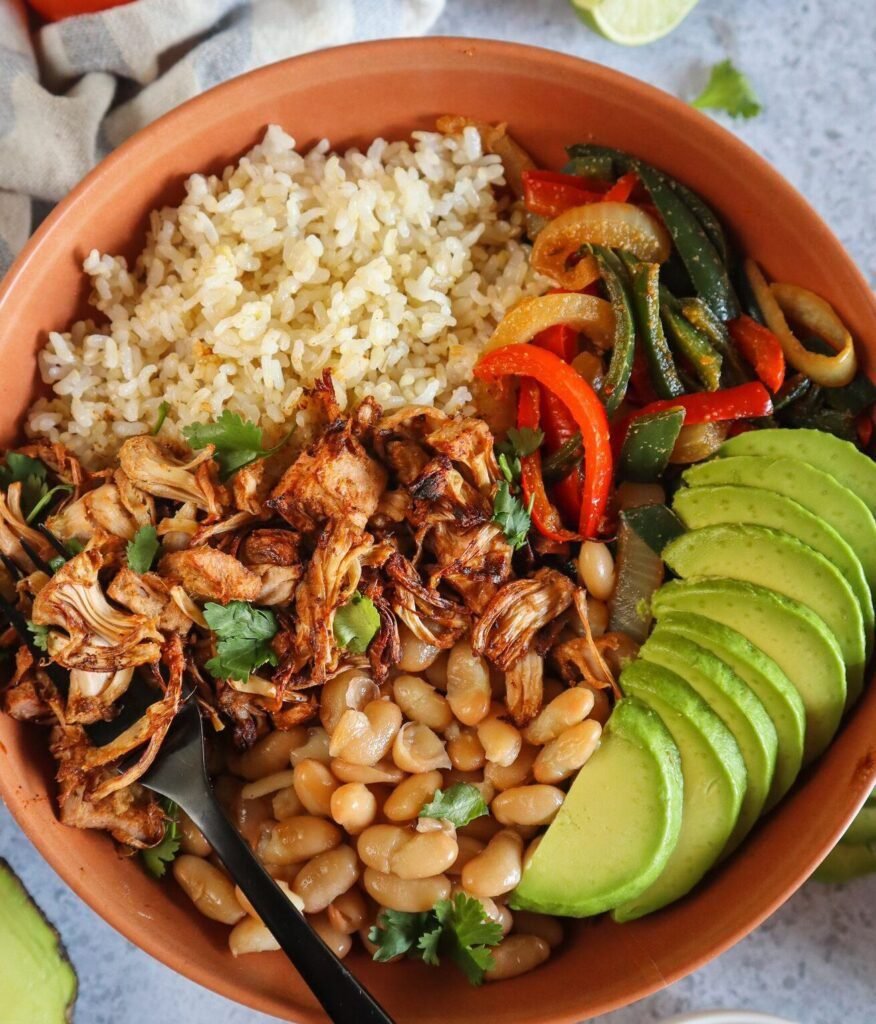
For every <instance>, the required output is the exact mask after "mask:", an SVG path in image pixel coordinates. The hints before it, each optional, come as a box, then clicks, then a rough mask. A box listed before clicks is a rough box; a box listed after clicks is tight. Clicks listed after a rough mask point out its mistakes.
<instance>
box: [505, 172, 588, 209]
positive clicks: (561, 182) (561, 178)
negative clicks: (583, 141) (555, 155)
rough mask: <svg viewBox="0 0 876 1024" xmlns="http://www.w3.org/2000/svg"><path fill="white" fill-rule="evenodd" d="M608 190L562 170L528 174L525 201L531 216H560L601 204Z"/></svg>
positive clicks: (524, 179) (524, 174)
mask: <svg viewBox="0 0 876 1024" xmlns="http://www.w3.org/2000/svg"><path fill="white" fill-rule="evenodd" d="M603 191H604V189H601V188H599V185H598V183H596V182H591V181H589V180H588V179H587V178H581V177H579V176H578V175H575V174H561V173H560V172H559V171H524V172H523V202H524V205H525V206H526V209H527V210H529V212H530V213H537V214H540V215H541V216H542V217H556V216H557V215H558V214H560V213H563V211H565V210H571V209H572V207H574V206H584V204H585V203H598V202H599V200H600V199H602V196H603Z"/></svg>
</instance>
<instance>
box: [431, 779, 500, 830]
mask: <svg viewBox="0 0 876 1024" xmlns="http://www.w3.org/2000/svg"><path fill="white" fill-rule="evenodd" d="M489 813H490V811H489V808H488V807H487V805H486V803H485V802H484V798H483V796H481V791H480V790H479V789H478V787H477V786H473V785H472V784H471V783H470V782H456V783H454V784H453V785H452V786H448V788H447V789H437V790H435V795H434V796H433V797H432V799H431V801H430V802H429V803H427V804H426V805H425V806H424V807H423V809H422V810H421V811H420V817H421V818H442V819H444V820H445V821H449V822H450V823H451V824H452V825H455V826H456V828H463V827H464V826H465V825H467V824H468V823H469V822H470V821H474V819H475V818H480V817H481V816H482V815H484V814H489Z"/></svg>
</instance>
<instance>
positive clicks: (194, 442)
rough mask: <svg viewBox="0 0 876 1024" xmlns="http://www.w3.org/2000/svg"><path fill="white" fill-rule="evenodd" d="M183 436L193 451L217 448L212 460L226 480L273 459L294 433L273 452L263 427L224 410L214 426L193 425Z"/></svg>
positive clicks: (187, 428)
mask: <svg viewBox="0 0 876 1024" xmlns="http://www.w3.org/2000/svg"><path fill="white" fill-rule="evenodd" d="M183 435H184V437H185V439H186V440H187V441H188V442H189V444H190V445H191V446H192V448H206V447H207V445H208V444H212V445H215V448H216V450H215V451H214V452H213V458H214V459H215V460H216V461H217V462H218V463H219V475H220V476H221V477H222V479H223V480H227V479H228V478H229V477H230V476H231V475H232V474H233V473H236V472H237V470H238V469H242V468H243V467H244V466H248V465H249V464H250V463H251V462H255V461H256V459H263V458H265V457H266V456H268V455H273V453H274V452H276V451H278V450H279V449H280V448H282V447H283V445H284V444H285V443H286V442H287V441H288V440H289V437H290V436H291V432H290V433H289V434H287V435H286V437H284V438H283V440H282V441H281V442H280V443H279V444H277V445H274V447H273V448H264V447H262V430H261V427H259V426H257V425H256V424H255V423H252V422H250V421H249V420H245V419H243V418H242V417H241V416H238V414H237V413H236V412H229V410H228V409H225V410H224V411H223V413H222V415H221V416H220V417H219V419H218V420H216V422H215V423H192V424H191V425H190V426H188V427H183Z"/></svg>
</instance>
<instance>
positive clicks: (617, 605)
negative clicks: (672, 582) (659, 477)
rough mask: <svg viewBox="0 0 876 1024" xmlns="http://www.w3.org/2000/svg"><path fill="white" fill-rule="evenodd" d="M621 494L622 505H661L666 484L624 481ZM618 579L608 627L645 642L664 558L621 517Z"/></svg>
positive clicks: (609, 603) (638, 506)
mask: <svg viewBox="0 0 876 1024" xmlns="http://www.w3.org/2000/svg"><path fill="white" fill-rule="evenodd" d="M622 488H624V489H623V490H622V491H621V492H619V494H618V499H619V501H620V506H621V509H626V508H641V507H642V506H643V505H659V504H662V502H663V501H664V500H665V494H664V491H663V488H662V487H659V486H654V485H653V484H652V485H648V486H646V487H643V486H639V487H638V489H635V487H634V485H629V486H628V485H627V484H623V485H622ZM615 573H616V574H617V583H616V584H615V588H614V593H613V594H612V595H611V600H610V601H609V602H608V611H609V620H608V628H609V630H610V631H611V632H612V633H626V635H627V636H629V637H632V638H633V640H636V641H638V643H640V644H641V643H644V642H645V640H646V639H647V638H648V631H649V630H650V628H651V618H652V616H651V598H652V597H653V596H654V593H655V591H656V590H658V589H659V588H660V586H661V584H662V583H663V561H662V559H661V558H660V556H659V555H657V554H656V553H655V552H654V551H653V550H652V549H651V548H650V547H649V546H648V545H647V544H646V543H645V541H644V540H642V538H641V537H640V536H639V535H638V534H637V533H636V531H635V530H634V529H632V527H630V526H629V525H628V524H627V523H626V522H625V521H624V520H623V519H621V522H620V527H619V528H618V534H617V558H616V560H615Z"/></svg>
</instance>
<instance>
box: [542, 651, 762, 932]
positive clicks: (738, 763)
mask: <svg viewBox="0 0 876 1024" xmlns="http://www.w3.org/2000/svg"><path fill="white" fill-rule="evenodd" d="M620 687H621V690H622V691H623V692H624V694H625V695H627V696H628V697H629V696H632V697H638V698H639V699H640V700H641V701H643V702H644V703H645V704H647V705H648V706H649V707H651V708H652V709H653V710H654V711H656V712H657V714H658V715H659V716H660V717H661V718H662V719H663V721H664V723H665V724H666V727H667V729H669V731H670V733H672V738H673V740H675V745H676V746H677V747H678V751H679V753H680V754H681V772H682V775H683V776H684V801H683V805H682V814H681V831H680V832H679V834H678V842H677V843H676V845H675V849H674V850H673V851H672V854H671V856H670V857H669V860H668V861H667V863H666V867H665V868H664V869H663V872H662V874H661V875H660V876H659V877H658V878H657V879H656V881H655V882H654V883H653V885H651V886H650V887H649V888H648V889H646V890H644V891H643V892H641V893H639V894H638V895H635V896H630V897H627V899H626V900H624V901H623V902H620V903H618V905H617V906H616V907H615V909H614V911H613V912H612V917H613V918H614V919H615V921H632V920H634V919H635V918H637V917H642V916H644V915H645V914H650V913H652V911H655V910H659V909H660V908H661V907H665V906H666V905H667V904H669V903H672V902H673V901H674V900H677V899H680V898H681V897H682V896H684V895H685V894H686V893H688V892H690V890H691V889H692V888H693V887H694V886H695V885H696V884H697V882H699V880H700V879H701V878H702V877H703V875H704V874H705V873H706V872H707V871H708V870H709V868H710V867H711V866H712V865H713V864H714V863H715V861H716V860H717V859H718V857H720V855H721V852H722V851H723V850H724V848H725V847H726V846H727V841H728V839H729V838H730V836H731V835H733V832H734V830H735V828H736V822H737V821H738V820H739V812H740V809H741V807H742V801H743V799H744V797H745V789H746V785H747V782H746V775H745V762H744V761H743V760H742V754H741V753H740V751H739V746H738V744H737V743H736V740H735V739H734V738H733V734H732V733H731V732H730V730H729V729H728V728H727V726H726V725H724V723H723V722H722V721H721V719H720V718H719V717H718V716H717V715H716V714H715V712H714V711H712V709H711V708H710V707H709V705H708V704H707V703H706V702H705V701H704V700H703V699H702V697H700V695H699V694H698V693H697V692H696V691H695V690H694V689H693V687H691V686H689V685H688V684H687V683H686V682H685V681H684V680H683V679H682V678H681V677H680V676H677V675H676V674H675V673H674V672H670V671H669V670H668V669H665V668H662V667H661V666H660V665H655V664H653V663H652V662H648V661H645V660H644V659H642V658H640V659H638V660H637V661H633V662H631V663H630V664H629V665H627V667H626V668H625V669H624V670H623V672H622V673H621V677H620ZM540 851H541V847H539V852H540ZM536 856H537V854H536Z"/></svg>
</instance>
